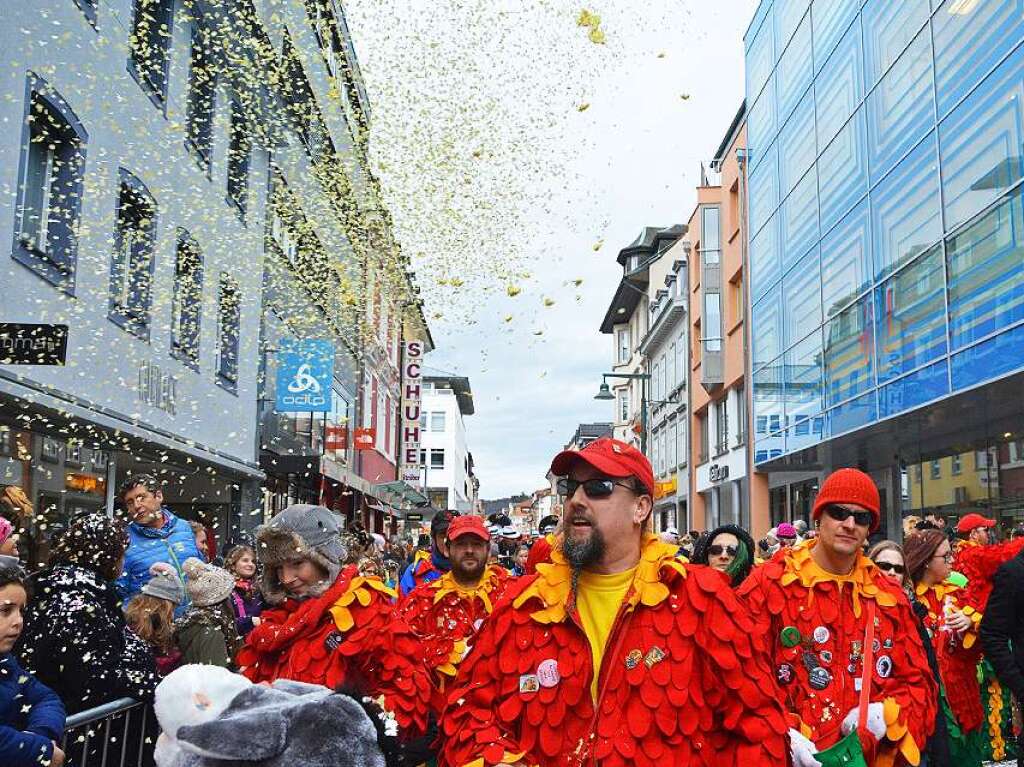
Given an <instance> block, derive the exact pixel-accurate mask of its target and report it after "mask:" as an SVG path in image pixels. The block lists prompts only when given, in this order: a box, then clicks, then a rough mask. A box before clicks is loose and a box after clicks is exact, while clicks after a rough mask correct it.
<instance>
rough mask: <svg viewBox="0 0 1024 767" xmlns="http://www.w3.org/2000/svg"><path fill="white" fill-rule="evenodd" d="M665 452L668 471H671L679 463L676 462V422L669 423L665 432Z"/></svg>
mask: <svg viewBox="0 0 1024 767" xmlns="http://www.w3.org/2000/svg"><path fill="white" fill-rule="evenodd" d="M665 452H666V454H667V455H668V467H667V468H668V470H669V471H672V470H673V469H675V467H676V465H677V464H678V463H679V462H678V460H676V422H675V420H672V421H669V423H668V428H667V429H666V430H665Z"/></svg>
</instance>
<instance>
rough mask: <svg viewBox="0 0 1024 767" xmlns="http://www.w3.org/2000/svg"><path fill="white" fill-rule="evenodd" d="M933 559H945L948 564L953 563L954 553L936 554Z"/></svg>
mask: <svg viewBox="0 0 1024 767" xmlns="http://www.w3.org/2000/svg"><path fill="white" fill-rule="evenodd" d="M932 559H944V560H946V561H947V562H952V561H953V552H952V551H947V552H946V553H945V554H936V555H935V556H933V557H932Z"/></svg>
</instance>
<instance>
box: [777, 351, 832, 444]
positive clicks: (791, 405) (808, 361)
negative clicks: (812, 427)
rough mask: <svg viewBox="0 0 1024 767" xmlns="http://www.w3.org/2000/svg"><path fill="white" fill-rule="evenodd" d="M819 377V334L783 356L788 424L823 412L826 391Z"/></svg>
mask: <svg viewBox="0 0 1024 767" xmlns="http://www.w3.org/2000/svg"><path fill="white" fill-rule="evenodd" d="M821 374H822V370H821V333H814V334H813V335H810V336H808V337H807V338H805V339H804V340H803V341H801V342H800V343H798V344H797V345H796V346H794V347H793V348H792V349H790V350H789V351H788V352H786V355H785V365H784V366H783V391H784V392H785V398H786V403H785V410H786V422H787V423H790V424H794V423H798V422H800V421H802V420H805V419H810V418H811V417H813V416H816V415H820V414H821V413H822V412H823V411H824V409H825V391H824V383H823V380H822V375H821Z"/></svg>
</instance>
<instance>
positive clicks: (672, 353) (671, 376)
mask: <svg viewBox="0 0 1024 767" xmlns="http://www.w3.org/2000/svg"><path fill="white" fill-rule="evenodd" d="M665 364H666V365H667V366H668V390H669V391H672V390H673V389H675V388H676V386H678V385H679V371H678V370H677V369H676V342H675V341H673V342H672V343H670V344H669V346H668V355H667V356H666V357H665Z"/></svg>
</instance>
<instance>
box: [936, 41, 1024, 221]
mask: <svg viewBox="0 0 1024 767" xmlns="http://www.w3.org/2000/svg"><path fill="white" fill-rule="evenodd" d="M939 152H940V156H941V157H942V182H943V197H944V200H945V204H946V230H947V231H950V230H952V229H954V228H956V226H957V225H959V224H962V223H963V222H964V221H967V220H968V219H969V218H971V216H973V215H975V214H976V213H978V212H979V211H981V210H984V209H985V207H986V206H987V205H989V203H991V202H992V201H993V200H994V199H996V198H997V197H999V196H1000V195H1001V194H1002V193H1003V192H1005V191H1006V190H1007V189H1008V188H1009V187H1011V186H1013V185H1014V184H1016V183H1017V182H1018V181H1020V179H1021V178H1022V177H1024V46H1022V47H1020V48H1018V49H1017V50H1016V52H1015V53H1013V55H1011V56H1010V58H1008V59H1007V60H1006V61H1005V62H1003V64H1001V65H1000V67H999V68H998V69H997V70H996V71H995V72H993V73H992V74H991V75H990V76H989V77H988V78H986V79H985V81H984V82H983V83H982V84H981V85H980V86H978V89H977V90H975V91H974V92H973V93H972V94H971V95H970V96H968V97H967V99H966V100H965V101H964V102H963V103H961V104H960V105H959V106H958V107H957V108H956V109H955V110H953V112H952V114H950V116H949V117H947V118H946V119H945V120H943V122H942V124H941V125H940V126H939Z"/></svg>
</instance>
